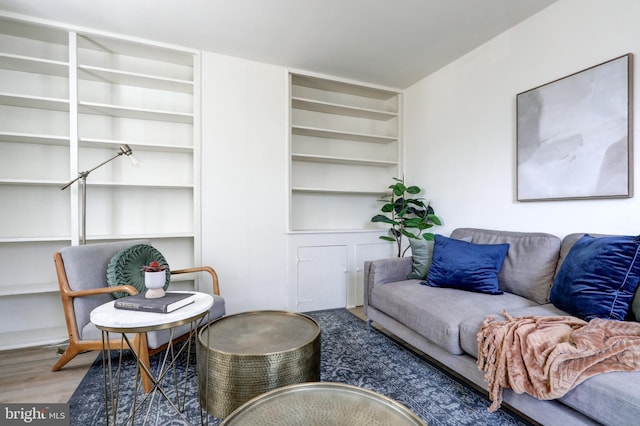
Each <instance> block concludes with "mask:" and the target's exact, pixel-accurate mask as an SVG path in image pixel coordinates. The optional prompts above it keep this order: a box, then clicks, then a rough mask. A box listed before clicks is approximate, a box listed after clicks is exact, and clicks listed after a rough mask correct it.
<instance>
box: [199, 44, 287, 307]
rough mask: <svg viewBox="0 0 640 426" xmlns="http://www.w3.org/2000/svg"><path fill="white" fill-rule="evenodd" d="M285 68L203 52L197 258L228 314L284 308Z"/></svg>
mask: <svg viewBox="0 0 640 426" xmlns="http://www.w3.org/2000/svg"><path fill="white" fill-rule="evenodd" d="M287 87H288V75H287V70H286V69H285V68H282V67H276V66H272V65H266V64H261V63H257V62H251V61H246V60H243V59H237V58H232V57H228V56H223V55H218V54H214V53H207V52H205V53H203V55H202V260H203V264H205V265H211V266H213V267H214V268H215V269H216V271H217V273H218V275H219V278H220V290H221V293H222V295H223V296H224V297H225V301H226V304H227V305H226V306H227V313H229V314H232V313H236V312H239V311H246V310H253V309H285V308H287V293H286V286H287V281H286V280H287V253H286V252H287V240H286V218H285V215H286V211H287V176H288V174H287V168H288V163H287V158H288V157H287V155H288V151H287V146H288V145H287V141H288V136H287V135H288V132H287V123H288V120H287V114H288V106H287V99H288V97H287V93H288V92H287V90H288V89H287Z"/></svg>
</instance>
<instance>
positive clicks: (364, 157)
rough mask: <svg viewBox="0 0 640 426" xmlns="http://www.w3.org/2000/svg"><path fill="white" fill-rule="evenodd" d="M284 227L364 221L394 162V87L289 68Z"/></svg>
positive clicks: (350, 226)
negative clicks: (288, 198) (286, 222)
mask: <svg viewBox="0 0 640 426" xmlns="http://www.w3.org/2000/svg"><path fill="white" fill-rule="evenodd" d="M290 79H291V80H290V83H291V86H290V96H291V98H290V102H291V105H290V106H291V149H290V161H291V174H290V175H291V178H290V196H291V209H290V230H291V231H293V232H297V231H309V232H314V231H318V232H323V231H327V230H333V231H335V230H340V229H342V230H348V231H349V232H352V231H353V230H357V229H367V228H368V229H371V228H372V227H371V224H370V222H369V219H370V218H371V216H372V215H373V214H374V213H375V207H376V205H375V203H376V200H377V199H378V198H379V197H380V196H381V195H382V194H384V193H385V191H386V190H387V186H388V185H389V182H391V181H392V178H393V177H395V176H397V175H398V173H399V170H400V160H399V158H400V154H399V153H400V93H399V92H398V91H395V90H391V89H386V88H380V87H373V86H367V85H364V84H359V83H355V82H344V81H338V80H332V79H330V78H325V77H319V76H312V75H306V74H301V73H292V74H291V76H290Z"/></svg>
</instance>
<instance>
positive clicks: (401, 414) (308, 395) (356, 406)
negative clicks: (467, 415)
mask: <svg viewBox="0 0 640 426" xmlns="http://www.w3.org/2000/svg"><path fill="white" fill-rule="evenodd" d="M222 425H224V426H255V425H269V426H300V425H304V426H342V425H349V426H403V425H407V426H408V425H414V426H426V423H425V422H424V421H422V420H421V419H420V418H419V417H418V416H417V415H416V414H415V413H413V412H412V411H410V410H409V409H408V408H407V407H405V406H404V405H402V404H400V403H399V402H397V401H394V400H393V399H391V398H388V397H386V396H384V395H381V394H379V393H377V392H373V391H370V390H366V389H362V388H359V387H356V386H352V385H347V384H343V383H328V382H323V383H303V384H297V385H290V386H285V387H282V388H279V389H275V390H272V391H270V392H267V393H265V394H263V395H260V396H258V397H256V398H254V399H252V400H251V401H249V402H247V403H245V404H243V405H242V406H240V407H239V408H238V409H237V410H235V411H234V412H233V413H231V414H230V415H229V416H228V417H227V418H226V419H225V420H224V422H222Z"/></svg>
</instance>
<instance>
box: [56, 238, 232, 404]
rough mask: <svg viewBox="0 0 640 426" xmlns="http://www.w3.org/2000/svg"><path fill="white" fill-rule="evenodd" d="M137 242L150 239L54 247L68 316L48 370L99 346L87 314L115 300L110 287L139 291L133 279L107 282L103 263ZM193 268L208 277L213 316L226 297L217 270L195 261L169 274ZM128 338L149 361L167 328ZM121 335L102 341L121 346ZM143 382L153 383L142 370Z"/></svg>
mask: <svg viewBox="0 0 640 426" xmlns="http://www.w3.org/2000/svg"><path fill="white" fill-rule="evenodd" d="M135 244H149V242H148V241H141V240H137V241H118V242H112V243H97V244H89V245H82V246H73V247H66V248H64V249H62V250H60V252H57V253H54V255H53V259H54V263H55V266H56V272H57V275H58V284H59V286H60V297H61V298H62V306H63V309H64V315H65V319H66V322H67V331H68V333H69V345H68V347H67V349H66V350H65V351H64V353H63V354H62V356H61V357H60V359H59V360H58V362H56V363H55V365H54V366H53V367H52V368H51V371H58V370H60V369H61V368H62V367H63V366H64V365H66V364H67V363H68V362H69V361H71V360H72V359H73V358H74V357H75V356H76V355H78V354H79V353H81V352H85V351H93V350H102V349H103V346H102V333H101V331H100V330H99V329H98V328H97V327H96V326H95V325H94V324H93V323H92V322H91V321H90V319H89V315H90V314H91V311H92V310H93V309H94V308H96V307H97V306H100V305H102V304H103V303H107V302H109V301H111V300H114V296H113V293H115V292H126V293H129V294H136V293H137V292H138V291H137V290H136V288H135V287H133V286H131V285H121V286H115V287H109V286H108V285H107V266H108V265H109V261H110V260H111V258H112V257H113V256H114V255H116V254H117V253H118V252H119V251H120V250H122V249H124V248H126V247H129V246H133V245H135ZM193 272H205V273H207V274H208V275H209V276H210V277H211V281H212V293H213V298H214V303H213V306H212V307H211V312H210V319H211V320H214V319H216V318H219V317H221V316H223V315H224V314H225V304H224V298H223V297H221V296H220V289H219V285H218V276H217V274H216V272H215V270H214V269H213V268H211V267H208V266H204V267H195V268H188V269H180V270H172V271H171V275H177V274H186V273H193ZM189 327H190V326H189V324H185V325H183V326H181V327H179V328H177V329H176V330H175V331H174V336H179V337H177V338H176V339H175V340H179V339H180V338H184V336H185V334H186V333H187V332H188V331H189ZM130 337H131V338H132V345H133V347H134V348H138V347H140V348H141V349H140V353H139V354H138V356H139V357H140V359H141V361H142V362H143V363H144V364H146V366H147V367H149V356H150V355H153V354H155V353H157V352H160V351H162V350H163V349H164V348H166V345H167V344H168V343H169V338H170V331H169V330H162V331H154V332H148V333H140V334H136V335H134V336H130ZM121 341H122V339H120V337H119V336H118V337H117V338H113V339H111V340H110V341H108V342H107V343H106V344H107V345H108V346H109V348H110V349H120V348H121V347H120V345H121ZM142 384H143V388H144V390H145V391H149V390H150V389H151V386H152V383H151V380H150V378H149V377H147V376H146V374H143V377H142Z"/></svg>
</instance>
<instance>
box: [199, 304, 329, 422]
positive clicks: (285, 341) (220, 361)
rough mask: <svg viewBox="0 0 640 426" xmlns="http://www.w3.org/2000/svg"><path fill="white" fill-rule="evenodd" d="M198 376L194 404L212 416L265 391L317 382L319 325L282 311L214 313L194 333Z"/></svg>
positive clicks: (305, 316) (318, 378) (308, 318)
mask: <svg viewBox="0 0 640 426" xmlns="http://www.w3.org/2000/svg"><path fill="white" fill-rule="evenodd" d="M204 369H207V370H204ZM198 377H199V380H198V387H199V389H198V390H199V392H198V393H199V395H200V404H201V406H202V407H203V408H204V409H205V410H206V411H207V412H209V413H210V414H213V415H214V416H216V417H218V418H225V417H226V416H228V415H229V414H230V413H231V412H232V411H233V410H235V409H236V408H238V407H239V406H240V405H242V404H244V403H245V402H247V401H249V400H250V399H251V398H253V397H255V396H257V395H260V394H262V393H265V392H267V391H269V390H272V389H275V388H279V387H281V386H286V385H291V384H294V383H302V382H317V381H319V380H320V326H319V325H318V323H317V322H316V321H315V320H314V319H313V318H311V317H309V316H307V315H303V314H299V313H294V312H286V311H253V312H244V313H240V314H235V315H229V316H226V317H222V318H219V319H217V320H215V321H213V322H211V323H210V324H209V325H207V326H205V327H204V328H203V329H202V330H201V331H200V334H199V336H198ZM207 377H208V379H206V378H207Z"/></svg>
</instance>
